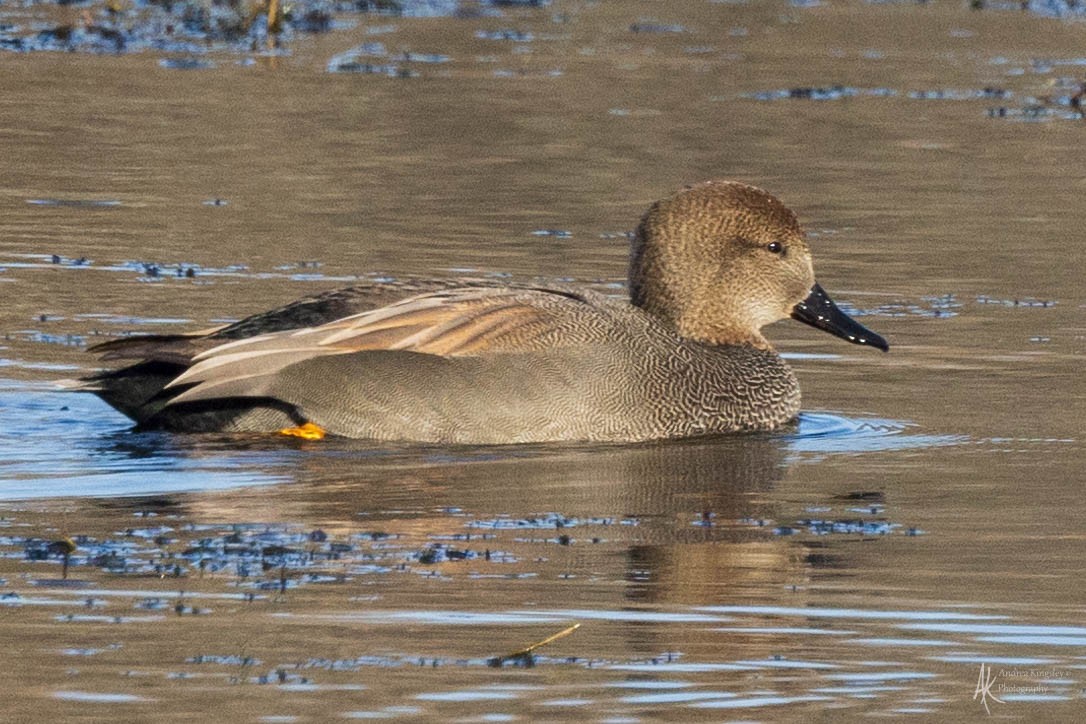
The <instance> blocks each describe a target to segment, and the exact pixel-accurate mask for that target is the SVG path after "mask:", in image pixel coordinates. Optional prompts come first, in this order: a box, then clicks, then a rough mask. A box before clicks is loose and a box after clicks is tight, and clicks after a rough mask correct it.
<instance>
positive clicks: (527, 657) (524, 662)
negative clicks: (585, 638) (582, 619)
mask: <svg viewBox="0 0 1086 724" xmlns="http://www.w3.org/2000/svg"><path fill="white" fill-rule="evenodd" d="M580 627H581V624H579V623H575V624H573V625H572V626H570V627H569V628H566V629H562V630H561V631H559V632H558V633H556V634H553V635H551V636H548V637H547V638H545V639H543V640H542V641H537V642H536V643H534V644H531V645H530V646H525V647H524V648H523V649H520V650H519V651H514V652H513V653H511V654H506V655H505V656H495V657H493V658H490V659H487V661H486V665H487V666H491V667H494V668H500V667H502V666H504V665H505V664H507V663H509V664H513V665H514V666H527V667H530V666H534V665H535V657H534V656H532V652H533V651H535V650H536V649H539V648H541V647H543V646H546V645H547V644H550V643H554V642H555V641H557V640H558V639H562V638H565V637H566V636H569V635H570V634H571V633H573V632H574V631H576V630H577V629H579V628H580Z"/></svg>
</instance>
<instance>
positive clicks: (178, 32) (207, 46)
mask: <svg viewBox="0 0 1086 724" xmlns="http://www.w3.org/2000/svg"><path fill="white" fill-rule="evenodd" d="M56 4H67V3H64V2H61V3H57V2H54V0H25V1H24V2H21V3H19V4H18V8H17V9H15V6H12V5H6V6H5V5H3V4H0V50H7V51H10V52H18V53H29V52H39V51H54V52H55V51H62V52H71V51H78V52H85V53H98V54H123V53H137V52H146V51H159V52H164V53H173V54H179V55H180V57H177V58H167V59H164V60H163V61H161V64H162V66H163V67H165V68H170V69H180V70H191V69H203V68H210V67H214V64H213V63H211V62H210V61H208V60H206V59H205V58H204V56H205V55H206V54H207V53H208V52H216V51H233V52H245V53H249V52H257V51H262V52H280V51H281V49H282V48H283V47H284V46H285V45H287V44H289V43H290V42H291V41H292V40H293V39H294V38H296V37H297V36H299V35H306V34H316V33H325V32H328V31H330V30H333V29H334V28H335V27H336V25H335V16H336V15H342V14H349V13H362V14H370V13H372V14H379V15H392V16H399V17H449V16H452V15H455V14H457V13H458V12H460V11H461V3H460V2H459V0H298V1H297V2H294V3H284V2H280V3H249V2H242V0H209V1H207V2H200V1H199V0H178V1H177V2H174V1H173V0H131V1H126V0H106V2H103V3H100V4H99V3H91V2H87V3H82V4H80V7H81V12H80V13H79V16H78V19H76V20H73V21H71V22H67V23H59V24H58V23H55V21H53V22H50V20H51V18H53V14H52V13H51V8H52V7H54V6H55V5H56ZM494 12H497V11H494ZM16 13H18V15H17V16H16ZM28 16H29V20H28ZM5 17H10V18H11V19H12V20H17V21H18V22H3V19H4V18H5Z"/></svg>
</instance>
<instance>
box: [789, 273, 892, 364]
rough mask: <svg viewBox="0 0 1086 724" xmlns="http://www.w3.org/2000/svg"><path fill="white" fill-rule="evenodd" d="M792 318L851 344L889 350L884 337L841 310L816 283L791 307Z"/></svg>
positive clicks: (884, 350)
mask: <svg viewBox="0 0 1086 724" xmlns="http://www.w3.org/2000/svg"><path fill="white" fill-rule="evenodd" d="M792 319H796V320H799V321H800V322H803V323H804V324H809V325H811V326H812V327H817V328H818V329H821V330H823V331H826V332H829V333H830V334H833V335H836V336H838V337H840V338H841V339H847V340H848V341H849V342H852V343H853V344H866V345H868V346H871V347H877V348H878V349H881V350H882V351H883V352H887V351H889V350H890V345H888V344H887V343H886V340H885V339H883V338H882V337H880V336H879V335H877V334H875V333H874V332H872V331H871V330H870V329H868V328H867V327H865V326H863V325H862V324H860V323H859V322H857V321H856V320H855V319H853V318H852V317H850V316H848V315H847V314H845V313H844V312H842V311H841V310H840V309H839V308H838V306H837V305H836V304H834V303H833V300H832V299H830V295H828V294H826V291H825V290H824V289H823V288H822V287H820V286H819V285H818V284H817V283H816V284H815V285H814V286H813V287H811V293H810V294H808V295H807V298H806V299H804V300H803V301H802V302H800V303H799V304H797V305H796V306H795V307H793V308H792Z"/></svg>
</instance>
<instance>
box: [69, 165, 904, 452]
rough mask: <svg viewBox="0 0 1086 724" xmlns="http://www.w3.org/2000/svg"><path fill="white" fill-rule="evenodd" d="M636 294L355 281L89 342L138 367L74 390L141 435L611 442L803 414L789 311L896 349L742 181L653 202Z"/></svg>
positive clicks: (773, 203)
mask: <svg viewBox="0 0 1086 724" xmlns="http://www.w3.org/2000/svg"><path fill="white" fill-rule="evenodd" d="M629 286H630V301H629V302H626V301H622V300H618V299H612V298H610V297H607V296H604V295H602V294H599V293H597V292H594V291H590V290H585V289H577V288H573V287H567V286H561V285H553V286H552V285H546V286H536V285H526V284H511V283H507V282H504V281H494V280H490V281H478V282H472V283H468V284H464V283H463V282H460V283H459V284H454V283H451V282H441V281H433V282H411V283H408V284H405V285H400V286H399V287H395V288H390V287H388V286H387V285H379V284H362V285H357V286H353V287H348V288H346V289H340V290H336V291H332V292H328V293H325V294H321V295H317V296H314V297H309V298H306V299H302V300H299V301H297V302H294V303H293V304H289V305H287V306H285V307H281V308H279V309H275V310H272V311H269V312H264V313H262V314H257V315H254V316H252V317H248V318H246V319H243V320H241V321H239V322H237V323H235V324H232V325H229V326H226V327H222V328H219V329H215V330H207V331H204V332H200V333H196V334H193V335H173V336H143V337H126V338H123V339H118V340H113V341H110V342H106V343H104V344H100V345H97V346H96V347H94V348H92V350H93V351H96V352H99V353H101V354H102V356H103V358H104V359H123V360H129V361H130V362H131V361H134V364H131V365H130V366H128V367H124V368H122V369H118V370H113V371H106V372H101V373H99V374H96V375H94V376H92V377H89V378H86V379H85V380H84V381H83V388H84V389H90V390H92V391H94V392H95V393H97V394H98V395H99V396H100V397H102V399H104V400H105V401H106V402H108V403H109V404H111V405H112V406H114V407H115V408H117V409H118V410H120V411H121V412H123V413H124V414H126V415H128V416H129V417H131V418H132V419H133V420H135V421H136V422H137V423H139V425H140V426H141V427H142V428H162V429H169V430H177V431H190V432H207V431H238V432H265V431H268V432H282V433H284V434H291V435H297V436H300V437H312V438H319V437H322V436H323V435H324V434H332V435H340V436H346V437H353V438H370V439H378V440H404V441H420V442H437V443H470V444H488V443H496V444H506V443H522V442H544V441H557V440H582V441H613V442H618V441H638V440H649V439H656V438H680V437H690V436H694V435H706V434H716V433H730V432H738V431H747V430H773V429H775V428H779V427H781V426H782V425H785V424H786V423H788V422H789V421H791V420H794V419H795V417H796V416H797V414H798V413H799V409H800V394H799V385H798V383H797V382H796V378H795V375H794V374H793V372H792V370H791V369H790V368H789V366H788V365H787V364H786V363H785V362H784V361H783V360H782V359H781V358H780V357H779V356H778V355H777V354H776V352H774V351H773V348H772V347H771V346H770V344H769V342H768V341H766V339H765V337H763V336H762V332H761V329H762V327H764V326H765V325H767V324H770V323H772V322H775V321H777V320H779V319H783V318H785V317H788V316H791V317H792V318H794V319H798V320H799V321H801V322H805V323H806V324H810V325H812V326H814V327H817V328H819V329H823V330H825V331H827V332H830V333H831V334H835V335H837V336H838V337H842V338H844V339H846V340H848V341H850V342H853V343H856V344H863V345H870V346H872V347H876V348H878V349H881V350H884V351H885V350H887V349H888V345H887V344H886V341H885V340H883V338H882V337H880V336H878V335H877V334H875V333H873V332H871V331H869V330H867V329H866V328H864V327H863V326H862V325H860V324H858V323H857V322H855V321H854V320H853V319H851V318H850V317H848V316H847V315H846V314H845V313H844V312H842V311H841V310H840V309H838V308H837V306H836V305H835V304H834V303H833V302H832V301H831V300H830V298H829V297H828V296H827V295H826V293H825V292H824V291H823V290H822V288H821V287H820V286H819V285H818V284H816V283H815V279H814V273H813V271H812V266H811V254H810V251H809V250H808V248H807V243H806V241H805V239H804V235H803V232H802V231H801V229H800V226H799V223H798V222H797V221H796V217H795V215H794V214H793V213H792V212H791V211H790V210H789V209H788V208H787V207H785V206H784V204H782V203H781V202H780V201H778V200H777V199H776V198H775V197H773V196H771V195H770V194H768V193H767V192H765V191H762V190H761V189H758V188H755V187H753V186H748V185H745V184H741V183H736V182H732V181H709V182H706V183H702V184H698V185H695V186H690V187H687V188H685V189H683V190H681V191H679V192H678V193H676V194H675V195H673V196H671V197H670V198H667V199H664V200H662V201H659V202H657V203H655V204H653V205H652V207H651V208H650V209H649V210H648V212H647V213H646V214H645V215H644V217H643V218H642V219H641V223H640V225H639V226H638V228H637V232H636V234H635V235H634V238H633V245H632V253H631V256H630V268H629ZM397 297H398V298H397Z"/></svg>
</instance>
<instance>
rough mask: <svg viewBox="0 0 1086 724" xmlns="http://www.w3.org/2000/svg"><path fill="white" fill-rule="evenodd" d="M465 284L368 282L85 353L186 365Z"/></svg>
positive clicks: (480, 282) (416, 279)
mask: <svg viewBox="0 0 1086 724" xmlns="http://www.w3.org/2000/svg"><path fill="white" fill-rule="evenodd" d="M468 283H470V285H471V286H487V285H488V284H495V285H496V284H500V283H501V282H500V281H499V280H468ZM464 285H465V280H453V279H429V278H423V277H406V278H403V279H395V280H370V281H364V282H359V283H358V284H354V285H352V286H349V287H342V288H339V289H332V290H329V291H326V292H320V293H318V294H312V295H309V296H306V297H302V298H301V299H298V300H296V301H293V302H291V303H289V304H285V305H283V306H281V307H276V308H275V309H270V310H268V311H265V312H259V313H257V314H253V315H251V316H248V317H245V318H244V319H241V320H238V321H237V322H234V323H232V324H227V325H220V326H218V327H212V328H210V329H203V330H199V331H196V332H189V333H185V334H139V335H132V336H128V337H121V338H118V339H111V340H109V341H108V342H102V343H99V344H95V345H92V346H91V347H89V348H88V349H87V351H88V352H93V353H95V354H97V355H99V356H100V357H101V359H102V360H103V361H114V360H134V361H138V362H162V363H166V364H177V365H182V366H188V365H189V364H190V363H191V361H192V359H193V357H196V356H197V355H199V354H200V353H202V352H206V351H207V350H209V349H212V348H213V347H217V346H218V345H220V344H223V343H224V342H226V341H229V340H236V339H246V338H248V337H255V336H257V335H261V334H268V333H271V332H281V331H284V330H289V329H301V328H304V327H317V326H320V325H322V324H326V323H328V322H333V321H335V320H337V319H343V318H344V317H350V316H352V315H356V314H360V313H362V312H365V311H368V310H371V309H379V308H381V307H384V306H387V305H389V304H394V303H396V302H398V301H401V300H403V299H405V298H408V297H412V296H417V295H419V294H424V293H429V292H435V291H440V290H444V289H450V288H452V287H457V286H464Z"/></svg>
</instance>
